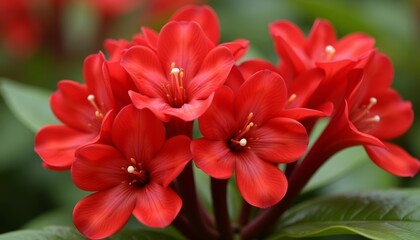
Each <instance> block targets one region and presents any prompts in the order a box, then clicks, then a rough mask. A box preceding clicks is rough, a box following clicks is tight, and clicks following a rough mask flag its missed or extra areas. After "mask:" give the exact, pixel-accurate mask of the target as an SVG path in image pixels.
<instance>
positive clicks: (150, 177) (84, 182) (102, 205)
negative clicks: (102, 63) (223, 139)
mask: <svg viewBox="0 0 420 240" xmlns="http://www.w3.org/2000/svg"><path fill="white" fill-rule="evenodd" d="M111 135H112V142H113V145H104V144H91V145H88V146H85V147H83V148H81V149H80V150H79V151H77V160H76V161H75V162H74V164H73V166H72V178H73V181H74V183H75V184H76V185H77V186H78V187H79V188H81V189H83V190H86V191H96V193H93V194H92V195H89V196H87V197H86V198H84V199H82V200H81V201H80V202H79V203H78V204H77V205H76V207H75V209H74V212H73V218H74V223H75V225H76V227H77V228H78V229H79V231H80V232H82V233H83V234H84V235H85V236H86V237H88V238H92V239H98V238H105V237H108V236H110V235H112V234H114V233H116V232H117V231H118V230H119V229H121V228H122V227H123V226H124V225H125V223H126V222H127V221H128V219H129V217H130V216H131V214H134V216H135V217H136V218H137V219H138V220H139V221H140V222H141V223H143V224H144V225H146V226H150V227H165V226H167V225H169V224H170V223H171V222H172V221H173V220H174V218H175V217H176V216H177V214H178V212H179V210H180V209H181V205H182V201H181V199H180V198H179V196H178V195H177V194H176V193H175V191H173V190H172V189H171V188H169V187H168V185H169V184H170V183H171V182H172V180H173V179H174V178H175V177H177V176H178V174H179V173H180V172H181V171H182V169H183V168H184V166H185V165H186V164H187V163H188V162H189V160H190V159H191V153H190V150H189V146H190V139H189V138H188V137H186V136H176V137H173V138H171V139H169V140H167V141H165V130H164V127H163V124H162V123H161V122H160V121H159V120H158V119H157V118H156V117H155V116H154V115H153V114H152V113H151V112H150V111H149V110H137V109H136V108H134V106H132V105H129V106H127V107H125V108H123V109H122V110H121V111H120V113H119V114H118V115H117V116H116V118H115V121H114V123H113V126H112V133H111Z"/></svg>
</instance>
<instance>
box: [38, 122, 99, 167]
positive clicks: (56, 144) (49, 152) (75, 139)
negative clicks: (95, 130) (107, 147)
mask: <svg viewBox="0 0 420 240" xmlns="http://www.w3.org/2000/svg"><path fill="white" fill-rule="evenodd" d="M96 137H97V134H92V133H84V132H80V131H77V130H74V129H72V128H69V127H67V126H63V125H49V126H46V127H43V128H41V130H40V131H39V132H38V133H37V135H36V137H35V152H36V153H38V155H39V156H40V157H41V158H42V160H43V161H44V162H45V163H46V164H47V165H50V166H51V167H55V168H67V169H68V168H70V166H71V164H72V163H73V161H74V159H75V156H74V154H75V151H76V150H77V149H78V148H80V147H82V146H84V145H86V144H88V143H90V142H94V141H95V139H96Z"/></svg>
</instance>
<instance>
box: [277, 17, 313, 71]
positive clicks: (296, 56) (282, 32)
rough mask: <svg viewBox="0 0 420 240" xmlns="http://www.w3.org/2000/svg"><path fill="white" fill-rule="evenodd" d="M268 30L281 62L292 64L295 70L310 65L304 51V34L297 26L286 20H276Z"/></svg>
mask: <svg viewBox="0 0 420 240" xmlns="http://www.w3.org/2000/svg"><path fill="white" fill-rule="evenodd" d="M269 30H270V34H271V37H272V38H273V40H274V47H275V49H276V52H277V54H278V55H279V56H280V58H281V59H282V61H283V62H286V63H287V64H288V65H291V66H293V67H294V70H295V71H297V72H301V71H303V70H305V69H308V68H311V67H312V66H309V65H310V64H311V63H310V62H309V59H308V56H307V55H306V53H305V44H306V39H305V36H304V35H303V33H302V31H301V30H300V29H299V28H298V27H296V26H295V25H294V24H293V23H291V22H288V21H276V22H274V23H271V24H270V25H269Z"/></svg>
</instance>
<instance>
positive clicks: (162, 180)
mask: <svg viewBox="0 0 420 240" xmlns="http://www.w3.org/2000/svg"><path fill="white" fill-rule="evenodd" d="M190 142H191V140H190V139H189V138H188V137H187V136H183V135H178V136H175V137H172V138H170V139H169V140H167V141H166V142H165V145H163V147H162V149H161V150H160V151H159V153H158V154H157V156H156V157H155V158H154V159H153V160H152V161H151V162H150V163H149V165H148V169H149V171H150V172H151V178H152V179H153V181H154V182H157V183H159V184H161V185H163V186H164V187H167V186H168V185H169V183H171V182H172V181H173V180H174V179H175V178H176V177H177V176H178V175H179V174H180V173H181V171H182V170H183V169H184V167H185V165H186V164H187V163H188V162H189V161H190V160H191V159H192V155H191V151H190Z"/></svg>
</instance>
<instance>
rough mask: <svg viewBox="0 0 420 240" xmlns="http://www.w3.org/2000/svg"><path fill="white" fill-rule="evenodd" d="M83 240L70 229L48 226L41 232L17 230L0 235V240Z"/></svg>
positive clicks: (77, 233) (75, 231)
mask: <svg viewBox="0 0 420 240" xmlns="http://www.w3.org/2000/svg"><path fill="white" fill-rule="evenodd" d="M67 239H72V240H79V239H80V240H84V239H85V238H84V237H82V235H80V233H79V232H78V231H77V230H76V229H74V228H72V227H64V226H49V227H46V228H44V229H42V230H19V231H13V232H9V233H4V234H0V240H67Z"/></svg>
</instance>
